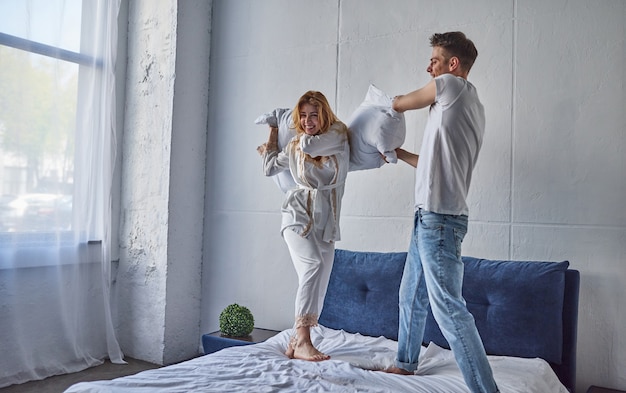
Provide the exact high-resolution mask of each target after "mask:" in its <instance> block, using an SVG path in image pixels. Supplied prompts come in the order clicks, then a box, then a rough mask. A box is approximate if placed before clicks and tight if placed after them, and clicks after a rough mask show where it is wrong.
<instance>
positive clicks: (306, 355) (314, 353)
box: [285, 342, 330, 362]
mask: <svg viewBox="0 0 626 393" xmlns="http://www.w3.org/2000/svg"><path fill="white" fill-rule="evenodd" d="M285 355H287V357H289V358H290V359H300V360H308V361H312V362H319V361H322V360H328V359H330V356H329V355H326V354H325V353H322V352H320V351H318V350H317V349H316V348H315V347H314V346H313V344H312V343H310V342H301V343H293V342H290V343H289V346H288V347H287V350H286V351H285Z"/></svg>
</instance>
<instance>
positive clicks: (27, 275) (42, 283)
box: [0, 0, 124, 387]
mask: <svg viewBox="0 0 626 393" xmlns="http://www.w3.org/2000/svg"><path fill="white" fill-rule="evenodd" d="M119 7H120V0H19V1H9V0H3V1H0V195H1V198H2V199H1V201H0V203H1V204H0V387H3V386H8V385H12V384H16V383H22V382H25V381H29V380H35V379H43V378H46V377H48V376H51V375H57V374H65V373H69V372H75V371H79V370H82V369H85V368H88V367H91V366H94V365H98V364H100V363H102V362H103V361H104V360H105V359H110V361H112V362H114V363H124V361H123V354H122V352H121V350H120V348H119V345H118V342H117V339H116V337H115V332H114V322H113V320H112V315H111V307H110V296H109V292H110V266H111V262H110V259H111V258H110V254H111V251H110V247H111V242H110V240H111V188H112V173H113V165H114V162H115V145H116V142H115V134H116V133H115V124H116V122H115V116H116V114H115V102H114V101H115V82H114V79H115V74H114V72H115V61H116V46H117V45H116V43H117V28H118V25H117V15H118V11H119Z"/></svg>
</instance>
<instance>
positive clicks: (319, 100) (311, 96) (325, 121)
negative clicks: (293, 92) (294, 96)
mask: <svg viewBox="0 0 626 393" xmlns="http://www.w3.org/2000/svg"><path fill="white" fill-rule="evenodd" d="M304 104H311V105H313V106H314V107H316V108H317V116H318V119H319V123H320V131H321V132H322V133H324V132H326V131H328V129H329V128H330V126H331V125H333V123H335V122H337V121H339V119H338V118H337V116H335V114H334V113H333V110H332V109H330V104H329V103H328V100H327V99H326V96H324V94H322V93H320V92H319V91H314V90H309V91H307V92H306V93H304V94H303V95H302V97H300V99H299V100H298V103H297V104H296V107H295V108H294V109H293V114H292V118H293V124H292V128H294V129H295V130H296V132H297V133H298V134H304V129H303V128H302V125H301V124H300V109H301V108H302V106H304Z"/></svg>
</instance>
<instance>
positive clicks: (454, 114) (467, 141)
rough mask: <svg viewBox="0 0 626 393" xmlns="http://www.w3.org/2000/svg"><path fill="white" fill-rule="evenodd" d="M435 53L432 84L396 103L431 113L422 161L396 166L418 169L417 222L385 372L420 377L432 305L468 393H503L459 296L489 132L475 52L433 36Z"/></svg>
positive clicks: (457, 40) (461, 37)
mask: <svg viewBox="0 0 626 393" xmlns="http://www.w3.org/2000/svg"><path fill="white" fill-rule="evenodd" d="M430 45H431V47H432V57H431V59H430V64H429V65H428V68H427V69H426V71H427V72H428V73H429V74H430V75H431V76H432V77H433V79H432V80H431V81H430V82H428V83H427V84H426V85H425V86H424V87H422V88H421V89H418V90H415V91H413V92H410V93H408V94H406V95H401V96H397V97H395V99H394V101H393V109H394V110H396V111H398V112H404V111H407V110H412V109H420V108H425V107H429V113H428V122H427V124H426V130H425V133H424V139H423V142H422V147H421V150H420V154H419V156H418V155H415V154H413V153H410V152H408V151H406V150H403V149H397V153H398V158H399V159H401V160H403V161H405V162H407V163H408V164H410V165H412V166H414V167H416V181H415V221H414V229H413V236H412V238H411V245H410V247H409V252H408V256H407V261H406V265H405V268H404V273H403V276H402V284H401V286H400V326H399V332H398V354H397V359H396V366H395V367H392V368H390V369H388V370H387V371H389V372H393V373H398V374H413V372H414V371H415V370H416V369H417V365H418V356H419V352H420V347H421V344H422V340H423V336H424V325H425V322H426V316H427V313H428V304H429V302H430V305H431V308H432V311H433V316H434V317H435V320H436V321H437V324H438V325H439V327H440V329H441V331H442V333H443V335H444V336H445V338H446V339H447V340H448V343H449V344H450V347H451V349H452V352H453V353H454V356H455V359H456V362H457V364H458V365H459V368H460V370H461V372H462V373H463V377H464V379H465V383H466V384H467V386H468V387H469V389H470V390H471V391H472V392H483V393H493V392H498V388H497V386H496V383H495V381H494V379H493V373H492V370H491V367H490V365H489V363H488V361H487V355H486V353H485V349H484V346H483V344H482V340H481V338H480V336H479V334H478V330H477V329H476V325H475V323H474V318H473V317H472V315H471V314H470V313H469V311H468V310H467V307H466V305H465V300H464V299H463V297H462V294H461V287H462V284H463V262H462V261H461V242H462V241H463V238H464V237H465V234H466V232H467V223H468V214H469V211H468V207H467V203H466V197H467V193H468V191H469V186H470V181H471V178H472V171H473V169H474V166H475V164H476V160H477V158H478V152H479V150H480V147H481V144H482V140H483V134H484V130H485V114H484V109H483V106H482V104H481V103H480V100H479V99H478V95H477V93H476V88H475V87H474V86H473V85H472V84H471V83H470V82H469V81H468V80H467V76H468V74H469V71H470V69H471V68H472V65H473V64H474V60H475V59H476V56H477V55H478V51H477V50H476V47H475V46H474V44H473V42H472V41H471V40H469V39H468V38H467V37H466V36H465V34H463V33H461V32H449V33H443V34H434V35H433V36H432V37H430ZM418 161H419V165H418ZM429 299H430V300H429Z"/></svg>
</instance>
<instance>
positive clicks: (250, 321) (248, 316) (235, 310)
mask: <svg viewBox="0 0 626 393" xmlns="http://www.w3.org/2000/svg"><path fill="white" fill-rule="evenodd" d="M253 329H254V317H253V316H252V313H251V312H250V310H248V308H246V307H244V306H240V305H238V304H237V303H234V304H231V305H230V306H227V307H226V308H225V309H224V310H223V311H222V313H221V314H220V331H221V332H222V334H223V335H225V336H232V337H244V336H247V335H249V334H250V333H252V330H253Z"/></svg>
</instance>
